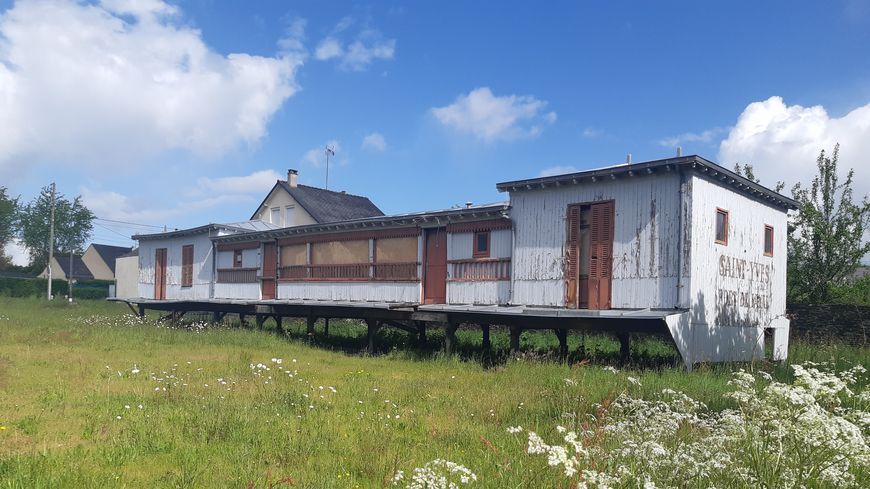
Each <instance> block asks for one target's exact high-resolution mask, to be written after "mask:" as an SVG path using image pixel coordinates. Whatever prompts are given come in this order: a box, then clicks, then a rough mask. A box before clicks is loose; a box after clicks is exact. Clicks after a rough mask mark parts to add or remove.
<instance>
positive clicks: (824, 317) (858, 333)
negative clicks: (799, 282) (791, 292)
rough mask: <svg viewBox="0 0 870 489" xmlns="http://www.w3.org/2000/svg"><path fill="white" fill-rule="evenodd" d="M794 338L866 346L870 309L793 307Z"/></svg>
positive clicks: (795, 305)
mask: <svg viewBox="0 0 870 489" xmlns="http://www.w3.org/2000/svg"><path fill="white" fill-rule="evenodd" d="M786 315H787V316H788V317H789V319H791V336H792V337H793V338H803V339H813V340H830V339H835V340H840V341H845V342H847V343H849V344H852V345H858V346H866V345H867V344H868V343H867V340H868V335H870V306H851V305H842V304H818V305H815V304H789V305H788V308H787V312H786Z"/></svg>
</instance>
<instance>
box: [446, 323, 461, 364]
mask: <svg viewBox="0 0 870 489" xmlns="http://www.w3.org/2000/svg"><path fill="white" fill-rule="evenodd" d="M458 326H459V324H457V323H447V324H446V325H445V327H444V353H445V354H447V356H448V357H449V356H451V355H453V351H454V350H455V349H456V328H457V327H458Z"/></svg>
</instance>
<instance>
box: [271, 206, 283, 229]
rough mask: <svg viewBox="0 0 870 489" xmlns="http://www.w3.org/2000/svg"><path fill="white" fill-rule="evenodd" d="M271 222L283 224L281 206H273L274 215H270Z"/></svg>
mask: <svg viewBox="0 0 870 489" xmlns="http://www.w3.org/2000/svg"><path fill="white" fill-rule="evenodd" d="M269 222H271V223H272V224H276V225H280V224H281V208H280V207H272V215H271V216H270V217H269Z"/></svg>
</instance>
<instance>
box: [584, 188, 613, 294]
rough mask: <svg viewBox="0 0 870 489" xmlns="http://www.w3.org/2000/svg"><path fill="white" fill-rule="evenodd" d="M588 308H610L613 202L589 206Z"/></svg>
mask: <svg viewBox="0 0 870 489" xmlns="http://www.w3.org/2000/svg"><path fill="white" fill-rule="evenodd" d="M590 213H591V219H590V221H591V222H590V225H589V309H610V289H611V279H612V277H611V275H612V270H613V202H601V203H597V204H592V205H591V206H590Z"/></svg>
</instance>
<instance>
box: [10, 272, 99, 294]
mask: <svg viewBox="0 0 870 489" xmlns="http://www.w3.org/2000/svg"><path fill="white" fill-rule="evenodd" d="M111 283H112V282H109V281H106V280H81V281H78V282H76V283H75V284H74V285H73V297H76V298H79V299H105V298H106V297H108V296H109V285H110V284H111ZM47 288H48V280H47V279H44V278H12V277H0V297H43V296H45V294H46V292H47ZM51 289H52V293H53V294H54V296H55V297H60V296H65V295H66V294H67V290H69V287H68V285H67V283H66V281H65V280H59V279H54V280H52V281H51Z"/></svg>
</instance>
